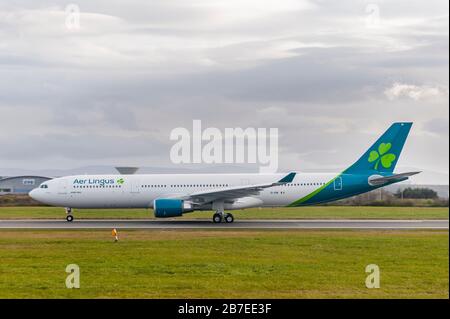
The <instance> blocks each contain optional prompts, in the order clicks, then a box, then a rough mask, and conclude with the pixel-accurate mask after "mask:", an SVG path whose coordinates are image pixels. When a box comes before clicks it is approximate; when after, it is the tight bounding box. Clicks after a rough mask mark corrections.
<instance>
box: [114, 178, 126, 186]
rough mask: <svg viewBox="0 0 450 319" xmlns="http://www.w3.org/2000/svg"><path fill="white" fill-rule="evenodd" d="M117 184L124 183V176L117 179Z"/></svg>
mask: <svg viewBox="0 0 450 319" xmlns="http://www.w3.org/2000/svg"><path fill="white" fill-rule="evenodd" d="M116 182H117V184H119V185H122V184H123V183H125V181H124V179H123V178H119V179H118V180H117V181H116Z"/></svg>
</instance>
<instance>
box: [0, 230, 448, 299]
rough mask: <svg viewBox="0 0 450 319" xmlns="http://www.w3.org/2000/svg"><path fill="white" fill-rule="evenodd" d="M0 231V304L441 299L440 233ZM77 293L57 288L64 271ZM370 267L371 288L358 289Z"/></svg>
mask: <svg viewBox="0 0 450 319" xmlns="http://www.w3.org/2000/svg"><path fill="white" fill-rule="evenodd" d="M120 237H121V239H120V241H119V242H118V243H114V242H113V241H112V240H111V234H110V231H109V230H105V231H100V230H97V231H88V230H85V231H82V230H80V231H9V230H8V231H1V232H0V256H1V263H0V298H112V297H122V298H176V297H179V298H204V297H208V298H223V297H226V298H448V297H449V294H448V293H449V290H448V289H449V267H448V262H449V258H448V257H449V247H448V240H449V238H448V231H348V230H347V231H301V232H300V231H259V230H254V231H251V230H242V231H231V230H223V231H217V230H201V231H198V230H195V231H189V230H178V231H160V230H157V231H122V232H121V233H120ZM72 263H75V264H77V265H79V267H80V270H81V276H80V278H81V288H80V289H67V288H65V278H66V276H67V273H65V268H66V266H67V265H68V264H72ZM368 264H377V265H378V266H379V267H380V270H381V288H379V289H367V288H366V287H365V278H366V276H367V274H366V273H365V267H366V265H368Z"/></svg>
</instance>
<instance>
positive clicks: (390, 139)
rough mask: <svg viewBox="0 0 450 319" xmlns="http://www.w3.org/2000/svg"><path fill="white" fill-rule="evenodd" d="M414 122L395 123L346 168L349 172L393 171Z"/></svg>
mask: <svg viewBox="0 0 450 319" xmlns="http://www.w3.org/2000/svg"><path fill="white" fill-rule="evenodd" d="M411 126H412V123H410V122H401V123H394V124H392V125H391V127H389V128H388V130H387V131H386V132H384V134H383V135H381V137H380V138H379V139H378V140H377V141H376V142H375V144H373V145H372V146H371V147H370V148H369V149H368V150H367V151H366V152H365V153H364V155H363V156H361V158H360V159H359V160H357V161H356V162H355V163H354V164H353V165H352V166H350V167H349V168H348V169H346V170H345V172H346V173H349V174H358V173H368V172H385V173H392V172H393V171H394V168H395V165H396V164H397V161H398V158H399V157H400V153H401V152H402V149H403V145H404V144H405V141H406V137H407V136H408V133H409V130H410V129H411Z"/></svg>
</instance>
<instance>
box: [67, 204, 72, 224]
mask: <svg viewBox="0 0 450 319" xmlns="http://www.w3.org/2000/svg"><path fill="white" fill-rule="evenodd" d="M66 214H67V216H66V220H67V221H68V222H71V221H73V215H72V208H70V207H67V208H66Z"/></svg>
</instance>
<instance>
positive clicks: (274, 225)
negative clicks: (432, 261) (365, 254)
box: [0, 219, 449, 229]
mask: <svg viewBox="0 0 450 319" xmlns="http://www.w3.org/2000/svg"><path fill="white" fill-rule="evenodd" d="M448 226H449V222H448V220H388V219H384V220H299V219H296V220H237V221H235V222H234V223H231V224H227V223H221V224H214V223H213V222H212V221H211V220H209V219H208V220H207V219H195V220H180V219H178V220H177V219H165V220H123V219H122V220H105V219H96V220H94V219H91V220H89V219H84V220H74V221H73V222H70V223H69V222H66V221H65V220H42V219H41V220H30V219H29V220H1V221H0V229H105V228H108V229H112V228H117V229H238V228H241V229H448Z"/></svg>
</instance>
